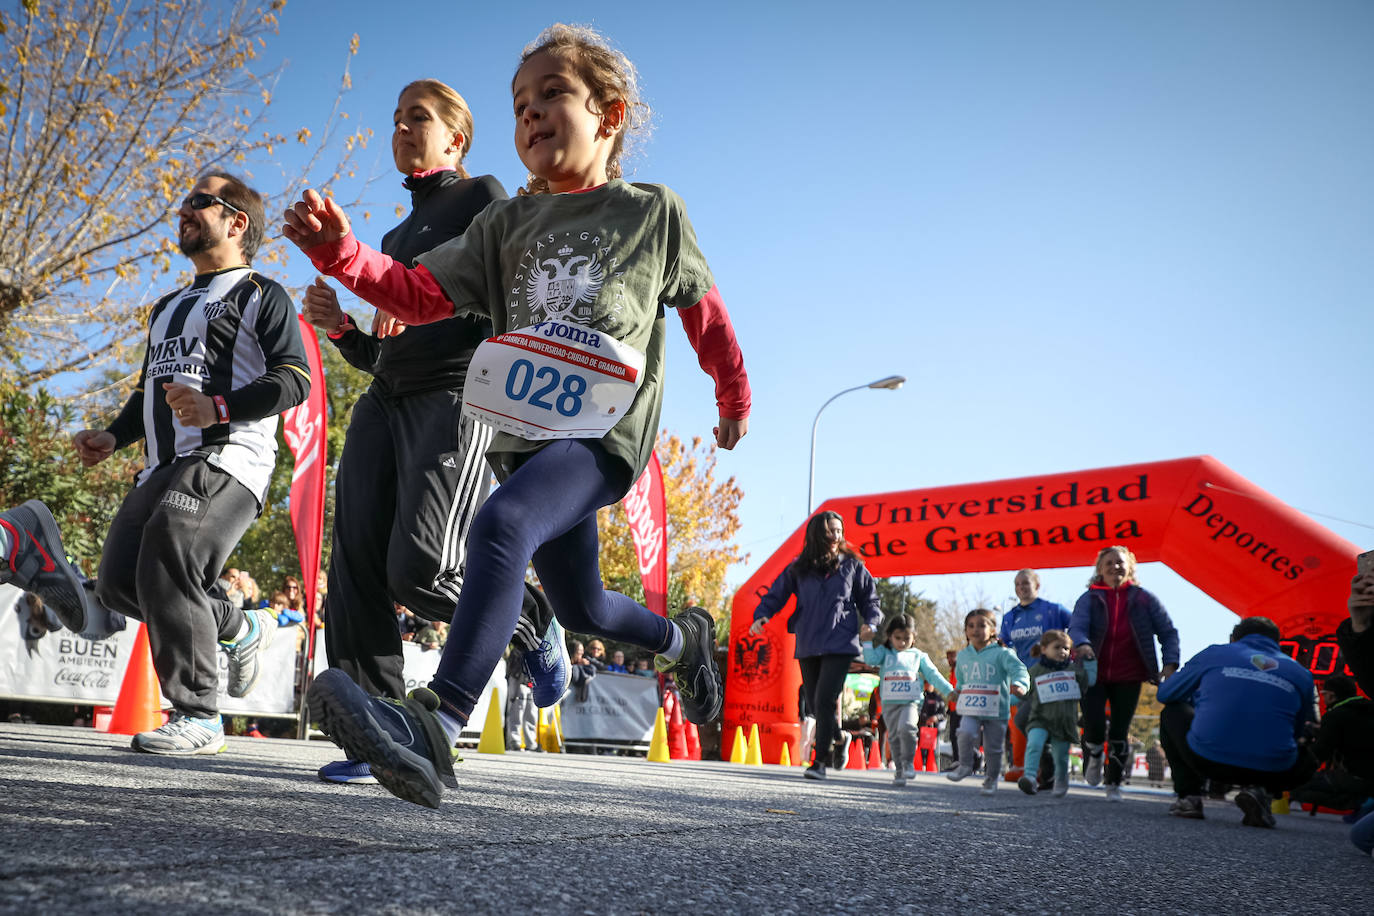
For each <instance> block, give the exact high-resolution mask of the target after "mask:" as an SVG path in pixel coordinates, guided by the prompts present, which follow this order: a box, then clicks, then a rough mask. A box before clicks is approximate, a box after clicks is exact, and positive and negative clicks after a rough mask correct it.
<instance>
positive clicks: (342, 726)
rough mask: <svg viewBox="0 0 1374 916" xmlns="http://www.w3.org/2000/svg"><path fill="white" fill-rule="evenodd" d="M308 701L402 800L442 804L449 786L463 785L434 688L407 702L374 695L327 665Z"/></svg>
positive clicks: (316, 718)
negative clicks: (456, 773)
mask: <svg viewBox="0 0 1374 916" xmlns="http://www.w3.org/2000/svg"><path fill="white" fill-rule="evenodd" d="M307 701H308V703H309V707H310V718H311V721H313V722H314V723H315V724H316V725H317V726H318V727H319V729H320V730H321V731H322V732H324V733H325V734H326V735H328V736H329V740H330V741H333V742H334V743H335V744H337V745H338V746H339V747H341V748H343V751H344V753H345V754H347V755H348V758H349V759H350V760H358V761H362V762H363V763H366V764H367V765H368V767H369V769H370V770H371V771H372V775H373V776H375V777H376V778H377V781H378V782H379V783H381V784H382V786H383V787H384V788H385V789H386V790H387V791H388V792H390V793H391V794H392V795H395V796H396V797H397V798H402V799H404V800H406V801H408V802H414V803H415V804H417V805H425V806H426V807H429V808H437V807H439V800H440V799H441V798H442V797H443V794H444V786H448V787H449V788H451V789H456V788H458V780H457V778H455V777H454V775H453V742H452V741H450V740H449V738H448V735H447V734H446V733H445V732H444V726H443V723H442V722H440V721H439V714H438V713H439V697H438V695H436V694H435V693H434V691H432V690H430V689H429V688H428V687H417V688H415V689H414V690H412V691H411V692H410V696H409V697H408V698H407V699H404V700H390V699H386V698H383V697H373V696H368V694H367V693H366V691H364V690H363V689H362V688H361V687H359V686H358V685H357V684H355V683H353V680H352V679H351V678H350V677H349V676H348V675H346V674H344V673H343V672H342V671H340V670H339V669H338V668H326V669H325V670H324V671H322V672H320V674H319V676H318V677H316V678H315V682H314V683H313V684H311V685H310V693H309V694H308V695H307Z"/></svg>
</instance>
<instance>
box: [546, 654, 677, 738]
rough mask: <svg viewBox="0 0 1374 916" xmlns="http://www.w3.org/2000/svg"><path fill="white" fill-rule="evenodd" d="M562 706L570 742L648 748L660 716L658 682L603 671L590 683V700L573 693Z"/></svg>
mask: <svg viewBox="0 0 1374 916" xmlns="http://www.w3.org/2000/svg"><path fill="white" fill-rule="evenodd" d="M561 706H562V718H563V737H564V738H565V739H566V740H568V741H631V742H635V743H639V744H648V743H649V742H650V741H651V740H653V737H654V721H655V719H656V718H657V713H658V706H659V701H658V678H652V677H642V676H640V675H637V674H615V673H611V672H607V671H599V672H597V674H596V677H594V678H592V679H591V680H590V681H588V682H587V699H586V700H583V701H581V702H579V701H578V700H577V699H576V694H575V693H570V694H568V695H567V696H566V697H564V698H563V702H562V704H561Z"/></svg>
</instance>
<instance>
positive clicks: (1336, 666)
mask: <svg viewBox="0 0 1374 916" xmlns="http://www.w3.org/2000/svg"><path fill="white" fill-rule="evenodd" d="M1279 648H1280V649H1282V650H1283V651H1284V652H1286V653H1287V654H1288V656H1289V658H1291V659H1293V660H1294V661H1295V662H1297V663H1298V664H1299V665H1302V666H1303V667H1304V668H1306V669H1307V670H1308V671H1310V672H1312V676H1313V677H1314V678H1316V679H1317V680H1319V681H1320V680H1321V679H1323V678H1327V677H1330V676H1331V675H1333V674H1345V675H1353V672H1352V671H1351V670H1350V669H1349V668H1347V667H1346V664H1345V658H1344V657H1342V655H1341V647H1340V645H1339V644H1338V643H1337V642H1336V637H1335V634H1331V635H1327V636H1319V637H1317V638H1316V639H1311V638H1309V637H1306V636H1299V637H1297V638H1295V639H1280V640H1279Z"/></svg>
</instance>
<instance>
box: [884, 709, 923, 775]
mask: <svg viewBox="0 0 1374 916" xmlns="http://www.w3.org/2000/svg"><path fill="white" fill-rule="evenodd" d="M920 712H921V709H920V704H919V703H898V704H896V705H888V706H884V707H883V723H884V724H885V725H887V743H888V746H889V747H890V748H891V749H892V762H893V763H894V764H895V765H896V766H897V767H898V772H899V773H904V772H906V771H908V770H910V769H911V768H913V767H914V766H915V765H916V764H915V760H916V746H917V744H919V743H920V738H921V729H920V724H919V722H920V719H919V714H920Z"/></svg>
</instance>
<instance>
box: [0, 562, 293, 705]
mask: <svg viewBox="0 0 1374 916" xmlns="http://www.w3.org/2000/svg"><path fill="white" fill-rule="evenodd" d="M23 594H24V593H23V592H22V591H20V590H19V589H17V588H15V587H14V586H11V585H0V696H7V697H14V698H16V699H24V700H45V701H50V700H51V701H59V702H60V701H66V702H71V703H74V704H82V705H86V704H89V705H92V706H113V705H114V704H115V700H117V699H118V698H119V685H120V684H122V683H123V682H124V671H125V669H127V668H128V667H129V653H130V652H131V651H132V650H133V647H134V638H135V636H136V635H137V633H138V630H137V626H138V622H137V621H134V620H130V621H129V626H128V627H127V628H125V629H124V630H123V631H121V632H119V633H116V634H114V635H113V636H111V637H110V638H109V639H103V640H100V641H99V642H92V641H90V640H88V639H82V638H81V637H80V636H77V635H76V634H75V633H72V632H71V631H70V630H58V631H57V632H56V633H49V634H48V635H46V636H44V637H43V638H42V639H39V640H36V641H35V642H34V648H33V652H32V653H30V652H29V649H28V647H27V646H26V645H25V643H24V632H23V624H24V620H25V615H24V614H21V613H18V611H21V610H23V604H22V603H21V599H22V597H23ZM275 637H276V638H275V639H273V641H272V645H271V646H269V647H268V648H267V651H266V652H264V653H262V655H261V656H260V660H261V661H260V664H261V668H260V669H259V670H260V672H261V673H260V674H259V675H258V683H257V686H256V687H254V688H253V692H252V693H250V694H249V695H248V696H246V697H243V698H241V699H234V698H232V697H230V696H229V695H228V694H227V693H225V690H224V687H225V683H226V681H225V678H226V672H227V670H228V664H229V661H228V658H227V657H226V656H225V655H224V653H223V652H221V653H219V675H220V679H219V708H220V712H222V713H224V714H226V715H293V714H294V713H295V704H294V702H293V699H294V692H295V673H296V630H295V628H292V627H284V628H282V629H279V630H278V631H277V633H276V634H275Z"/></svg>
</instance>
